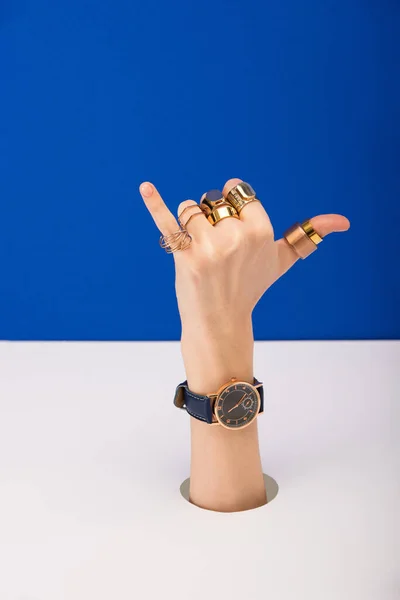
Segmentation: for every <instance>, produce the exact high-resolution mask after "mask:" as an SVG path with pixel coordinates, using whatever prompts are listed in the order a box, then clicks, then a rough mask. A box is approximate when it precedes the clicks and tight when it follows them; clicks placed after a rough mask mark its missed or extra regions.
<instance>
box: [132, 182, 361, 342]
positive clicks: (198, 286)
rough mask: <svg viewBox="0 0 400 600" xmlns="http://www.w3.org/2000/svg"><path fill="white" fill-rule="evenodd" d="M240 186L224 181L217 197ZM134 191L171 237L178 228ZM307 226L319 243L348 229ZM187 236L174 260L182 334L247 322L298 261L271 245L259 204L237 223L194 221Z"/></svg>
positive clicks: (331, 219) (333, 222)
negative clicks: (188, 239) (188, 243)
mask: <svg viewBox="0 0 400 600" xmlns="http://www.w3.org/2000/svg"><path fill="white" fill-rule="evenodd" d="M240 181H241V180H240V179H230V180H229V181H227V183H226V184H225V186H224V188H223V195H224V196H226V195H227V193H228V192H229V190H230V189H231V188H232V187H233V186H234V185H236V184H238V183H240ZM140 190H141V193H142V196H143V199H144V201H145V203H146V206H147V208H148V209H149V211H150V213H151V215H152V217H153V219H154V221H155V223H156V225H157V226H158V228H159V230H160V231H161V233H163V234H170V233H173V232H175V231H177V230H178V229H179V225H178V223H177V221H176V219H175V217H174V216H173V215H172V213H171V212H170V211H169V210H168V208H167V206H166V205H165V203H164V202H163V200H162V198H161V196H160V194H159V193H158V191H157V190H156V189H155V187H154V186H153V185H152V184H150V183H143V184H142V185H141V188H140ZM191 204H195V202H194V201H193V200H187V201H185V202H183V203H182V204H181V205H180V206H179V209H178V214H180V213H181V212H182V211H183V209H184V208H186V207H187V206H189V205H191ZM291 221H292V220H291V219H290V220H289V221H288V226H289V225H291ZM311 223H312V225H313V227H314V229H315V230H316V231H317V232H318V233H319V234H320V235H321V236H322V237H325V236H326V235H328V234H329V233H332V232H333V231H345V230H347V229H348V228H349V226H350V223H349V221H348V219H346V217H343V216H341V215H320V216H318V217H314V219H311ZM188 231H189V233H190V235H191V236H192V238H193V242H192V244H191V246H190V248H189V249H187V250H185V251H182V252H177V253H175V254H174V259H175V265H176V292H177V298H178V304H179V311H180V315H181V319H182V326H183V330H184V331H185V329H188V330H190V331H197V330H198V329H199V328H204V327H205V326H207V327H208V328H210V327H216V328H217V329H218V330H221V328H222V329H226V328H228V329H229V328H230V327H231V324H232V322H235V323H238V322H243V321H245V322H247V321H248V320H249V318H250V315H251V313H252V311H253V309H254V307H255V305H256V304H257V302H258V300H259V299H260V298H261V296H262V295H263V294H264V292H265V291H266V290H267V289H268V288H269V287H270V286H271V285H272V284H273V283H274V282H275V281H276V280H277V279H279V277H281V276H282V275H283V274H284V273H285V272H286V271H287V270H288V269H289V268H290V267H292V266H293V265H294V264H295V263H296V262H297V260H298V256H297V254H296V253H295V251H294V250H293V249H292V247H291V246H289V244H288V243H287V242H286V240H285V239H279V240H277V241H275V238H274V231H273V227H272V224H271V221H270V219H269V217H268V214H267V213H266V211H265V209H264V207H263V206H262V204H261V203H260V202H251V203H250V204H248V205H247V206H245V207H244V209H243V210H242V212H241V214H240V220H238V219H224V220H223V221H221V222H220V223H218V224H217V225H216V226H215V227H213V226H212V225H211V224H210V223H209V222H208V221H207V219H206V217H205V216H204V217H203V216H202V215H200V216H197V217H195V218H193V219H191V221H190V223H189V225H188Z"/></svg>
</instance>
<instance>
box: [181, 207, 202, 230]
mask: <svg viewBox="0 0 400 600" xmlns="http://www.w3.org/2000/svg"><path fill="white" fill-rule="evenodd" d="M192 208H197V209H198V211H197V212H195V213H193V214H192V215H190V217H189V218H188V220H187V221H186V222H185V223H183V222H182V216H183V215H184V214H185V212H187V211H188V210H190V209H192ZM198 215H202V216H203V217H204V212H203V211H202V209H201V207H200V206H199V205H198V204H189V206H186V207H185V208H184V209H183V211H182V212H181V214H180V215H179V217H178V221H179V224H180V226H181V227H182V228H184V229H186V228H187V226H188V223H189V221H190V220H191V219H193V218H194V217H197V216H198Z"/></svg>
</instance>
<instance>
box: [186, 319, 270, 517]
mask: <svg viewBox="0 0 400 600" xmlns="http://www.w3.org/2000/svg"><path fill="white" fill-rule="evenodd" d="M253 347H254V342H253V331H252V324H251V319H250V318H249V319H248V321H247V322H245V323H240V324H239V323H237V322H232V321H231V322H230V323H229V322H228V323H226V324H224V323H222V322H221V321H218V320H216V322H215V323H212V324H209V325H208V326H204V324H202V325H201V326H198V327H197V328H194V327H193V326H192V325H191V326H190V327H183V331H182V354H183V358H184V363H185V369H186V374H187V379H188V384H189V388H190V389H191V390H192V391H194V392H195V393H199V394H205V395H206V394H210V393H213V392H216V391H217V390H218V388H219V387H220V386H221V385H223V384H224V383H227V382H228V381H229V380H230V379H231V378H232V377H236V378H237V379H239V380H241V381H246V382H249V383H253V377H254V374H253ZM190 500H191V501H192V502H193V503H194V504H196V505H198V506H201V507H204V508H209V509H211V510H219V511H227V512H231V511H238V510H246V509H249V508H255V507H256V506H261V505H262V504H265V502H266V496H265V487H264V481H263V475H262V467H261V460H260V454H259V445H258V433H257V423H256V422H254V423H252V424H251V425H249V426H248V427H246V428H244V429H243V430H239V431H230V430H227V429H225V428H224V427H221V426H220V425H217V426H215V427H214V426H210V425H207V424H205V423H202V422H201V421H199V420H197V419H193V418H192V419H191V474H190Z"/></svg>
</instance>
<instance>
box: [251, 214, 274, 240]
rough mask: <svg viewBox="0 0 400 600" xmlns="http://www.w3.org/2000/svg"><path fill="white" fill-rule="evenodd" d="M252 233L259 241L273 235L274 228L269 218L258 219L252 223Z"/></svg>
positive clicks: (268, 238)
mask: <svg viewBox="0 0 400 600" xmlns="http://www.w3.org/2000/svg"><path fill="white" fill-rule="evenodd" d="M253 235H254V236H255V238H256V239H258V240H260V241H266V240H270V239H271V238H273V237H274V229H273V227H272V223H271V221H270V220H269V219H259V220H257V221H255V223H254V225H253Z"/></svg>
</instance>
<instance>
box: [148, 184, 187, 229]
mask: <svg viewBox="0 0 400 600" xmlns="http://www.w3.org/2000/svg"><path fill="white" fill-rule="evenodd" d="M139 191H140V194H141V196H142V198H143V200H144V203H145V205H146V206H147V209H148V211H149V213H150V214H151V216H152V217H153V220H154V223H155V224H156V225H157V227H158V229H159V230H160V232H161V233H162V235H169V234H171V233H175V232H176V231H179V229H180V227H179V225H178V222H177V220H176V219H175V217H174V215H173V214H172V212H171V211H170V210H169V208H168V207H167V205H166V204H165V202H164V200H163V199H162V198H161V196H160V194H159V192H158V190H157V188H156V187H155V186H154V185H153V184H152V183H150V182H149V181H144V182H143V183H141V184H140V187H139Z"/></svg>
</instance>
